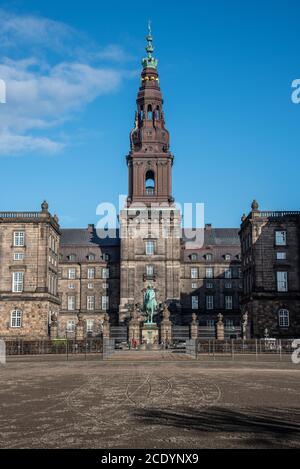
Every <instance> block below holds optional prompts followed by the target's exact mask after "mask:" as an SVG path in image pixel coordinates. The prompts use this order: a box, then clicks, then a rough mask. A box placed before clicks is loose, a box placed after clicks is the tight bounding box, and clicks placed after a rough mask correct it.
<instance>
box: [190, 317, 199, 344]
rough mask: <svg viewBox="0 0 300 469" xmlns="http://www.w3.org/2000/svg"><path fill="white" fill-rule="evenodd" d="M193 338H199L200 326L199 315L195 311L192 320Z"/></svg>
mask: <svg viewBox="0 0 300 469" xmlns="http://www.w3.org/2000/svg"><path fill="white" fill-rule="evenodd" d="M190 327H191V339H198V327H199V321H198V320H197V315H196V314H195V313H193V314H192V322H191V326H190Z"/></svg>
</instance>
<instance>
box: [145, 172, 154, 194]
mask: <svg viewBox="0 0 300 469" xmlns="http://www.w3.org/2000/svg"><path fill="white" fill-rule="evenodd" d="M145 189H146V194H147V195H153V194H154V189H155V179H154V172H153V171H151V170H149V171H147V173H146V176H145Z"/></svg>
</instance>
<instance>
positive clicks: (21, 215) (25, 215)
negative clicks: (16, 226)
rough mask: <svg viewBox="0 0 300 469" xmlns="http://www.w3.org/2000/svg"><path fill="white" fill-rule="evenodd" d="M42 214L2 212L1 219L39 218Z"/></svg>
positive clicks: (0, 213)
mask: <svg viewBox="0 0 300 469" xmlns="http://www.w3.org/2000/svg"><path fill="white" fill-rule="evenodd" d="M40 216H41V212H0V218H8V219H11V218H39V217H40Z"/></svg>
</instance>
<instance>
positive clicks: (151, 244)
mask: <svg viewBox="0 0 300 469" xmlns="http://www.w3.org/2000/svg"><path fill="white" fill-rule="evenodd" d="M145 247H146V254H147V256H151V255H152V254H154V247H155V246H154V241H146V246H145Z"/></svg>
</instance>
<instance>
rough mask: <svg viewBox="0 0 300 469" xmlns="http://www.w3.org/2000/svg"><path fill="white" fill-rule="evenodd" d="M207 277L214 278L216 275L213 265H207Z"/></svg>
mask: <svg viewBox="0 0 300 469" xmlns="http://www.w3.org/2000/svg"><path fill="white" fill-rule="evenodd" d="M205 277H206V278H213V277H214V269H213V267H206V269H205Z"/></svg>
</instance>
